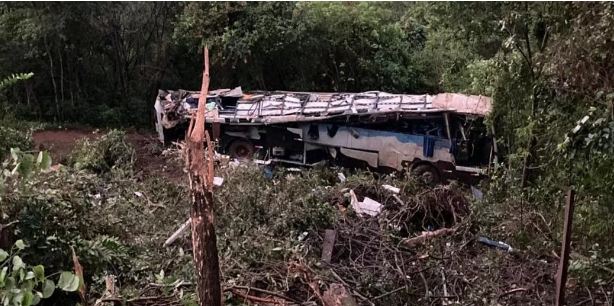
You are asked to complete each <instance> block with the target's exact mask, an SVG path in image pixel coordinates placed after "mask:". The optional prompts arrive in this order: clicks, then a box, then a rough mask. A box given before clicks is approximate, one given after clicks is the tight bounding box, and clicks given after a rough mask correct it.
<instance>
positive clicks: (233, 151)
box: [228, 139, 255, 159]
mask: <svg viewBox="0 0 614 306" xmlns="http://www.w3.org/2000/svg"><path fill="white" fill-rule="evenodd" d="M254 150H255V149H254V145H252V143H251V142H250V141H249V140H247V139H237V140H235V141H233V142H232V143H231V144H230V146H229V147H228V155H230V157H232V158H238V159H250V158H252V157H253V156H254Z"/></svg>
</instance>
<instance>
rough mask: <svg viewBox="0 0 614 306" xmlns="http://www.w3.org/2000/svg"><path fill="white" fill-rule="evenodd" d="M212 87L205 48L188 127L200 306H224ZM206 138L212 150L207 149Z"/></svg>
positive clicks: (187, 146) (191, 216)
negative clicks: (209, 109)
mask: <svg viewBox="0 0 614 306" xmlns="http://www.w3.org/2000/svg"><path fill="white" fill-rule="evenodd" d="M208 90H209V50H208V49H207V48H206V47H205V71H204V72H203V84H202V88H201V92H200V97H199V99H198V112H197V115H196V119H194V117H192V119H191V120H190V127H189V128H188V137H186V152H185V161H186V167H187V168H188V178H189V180H190V191H191V194H192V206H191V209H190V218H191V222H192V248H193V250H194V264H195V266H196V293H197V295H198V300H199V305H200V306H221V305H222V290H221V285H220V265H219V258H218V252H217V238H216V235H215V228H214V226H213V148H212V146H211V140H210V139H209V134H208V133H207V132H206V131H205V104H206V100H207V98H206V97H207V92H208ZM205 139H206V141H207V150H208V152H205V147H204V141H205ZM207 153H208V154H207ZM207 155H208V156H207ZM205 162H206V164H205Z"/></svg>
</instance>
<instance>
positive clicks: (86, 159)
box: [69, 130, 134, 172]
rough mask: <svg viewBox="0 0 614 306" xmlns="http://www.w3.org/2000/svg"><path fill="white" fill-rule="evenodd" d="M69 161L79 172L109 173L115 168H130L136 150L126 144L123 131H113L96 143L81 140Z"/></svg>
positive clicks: (95, 141)
mask: <svg viewBox="0 0 614 306" xmlns="http://www.w3.org/2000/svg"><path fill="white" fill-rule="evenodd" d="M69 159H70V162H71V164H72V165H74V167H75V169H77V170H82V169H87V170H91V171H95V172H107V171H109V170H111V169H112V168H115V167H122V166H130V164H131V162H132V160H133V159H134V149H133V148H132V147H130V146H129V145H128V144H126V140H125V133H124V132H123V131H119V130H111V131H110V132H109V133H107V134H105V135H103V136H102V137H100V138H98V139H96V140H94V141H92V140H89V139H86V138H84V139H81V140H80V141H79V142H78V143H77V148H76V149H75V150H74V151H73V153H72V154H71V155H70V157H69Z"/></svg>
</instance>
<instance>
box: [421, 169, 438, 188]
mask: <svg viewBox="0 0 614 306" xmlns="http://www.w3.org/2000/svg"><path fill="white" fill-rule="evenodd" d="M420 178H422V181H423V182H424V183H426V184H428V185H430V184H432V183H433V182H434V181H435V175H433V173H431V172H429V171H426V172H424V173H422V175H421V176H420Z"/></svg>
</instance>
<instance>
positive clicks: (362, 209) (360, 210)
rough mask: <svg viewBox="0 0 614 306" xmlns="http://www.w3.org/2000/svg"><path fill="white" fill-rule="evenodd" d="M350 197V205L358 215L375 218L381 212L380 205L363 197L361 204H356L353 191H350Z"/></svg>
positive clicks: (356, 200)
mask: <svg viewBox="0 0 614 306" xmlns="http://www.w3.org/2000/svg"><path fill="white" fill-rule="evenodd" d="M350 197H351V198H352V202H351V205H352V207H353V208H354V210H355V211H356V213H357V214H358V215H369V216H372V217H374V216H377V215H378V214H379V213H380V212H381V211H382V204H381V203H379V202H377V201H375V200H373V199H371V198H369V197H365V198H364V199H363V200H362V202H358V199H357V198H356V194H355V193H354V190H350Z"/></svg>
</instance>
